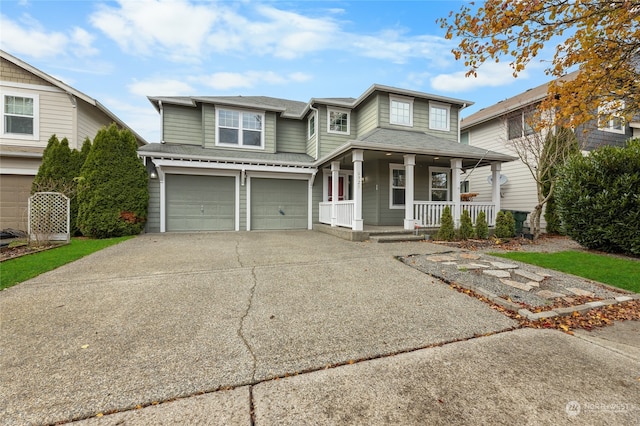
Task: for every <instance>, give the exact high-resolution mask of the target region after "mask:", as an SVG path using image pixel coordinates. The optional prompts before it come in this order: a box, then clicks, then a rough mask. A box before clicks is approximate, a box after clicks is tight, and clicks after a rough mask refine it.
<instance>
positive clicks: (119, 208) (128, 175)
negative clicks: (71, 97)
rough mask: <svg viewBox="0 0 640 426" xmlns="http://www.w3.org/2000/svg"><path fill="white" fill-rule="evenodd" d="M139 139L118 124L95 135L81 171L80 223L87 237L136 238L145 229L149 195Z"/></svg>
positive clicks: (79, 193)
mask: <svg viewBox="0 0 640 426" xmlns="http://www.w3.org/2000/svg"><path fill="white" fill-rule="evenodd" d="M136 149H137V145H136V139H135V137H134V136H133V134H132V133H131V132H130V131H129V130H120V129H118V127H117V126H116V125H115V124H111V126H109V127H108V128H103V129H101V130H100V131H99V132H98V134H97V135H96V137H95V139H94V141H93V145H92V146H91V150H90V151H89V155H88V156H87V159H86V161H85V162H84V165H83V166H82V171H81V181H80V188H79V192H78V203H79V209H78V224H79V226H80V230H81V231H82V233H83V234H84V235H86V236H90V237H94V238H111V237H120V236H124V235H136V234H139V233H140V232H142V230H143V229H144V223H145V221H146V218H147V204H148V201H149V192H148V189H147V172H146V169H145V167H144V165H143V164H142V161H140V159H139V158H138V156H137V153H136Z"/></svg>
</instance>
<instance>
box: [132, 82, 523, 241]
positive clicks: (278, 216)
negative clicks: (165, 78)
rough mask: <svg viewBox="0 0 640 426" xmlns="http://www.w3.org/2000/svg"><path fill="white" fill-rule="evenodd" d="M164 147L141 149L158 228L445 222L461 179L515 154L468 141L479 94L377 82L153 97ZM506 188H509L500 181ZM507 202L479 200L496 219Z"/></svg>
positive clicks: (152, 223) (151, 224) (456, 206)
mask: <svg viewBox="0 0 640 426" xmlns="http://www.w3.org/2000/svg"><path fill="white" fill-rule="evenodd" d="M149 99H150V101H151V103H152V104H153V105H154V106H155V108H156V109H157V111H158V112H159V114H160V116H161V122H162V136H161V138H162V140H161V143H152V144H149V145H145V146H143V147H141V148H140V149H139V150H138V153H139V155H140V156H142V157H146V163H147V167H148V170H149V173H150V176H151V177H152V179H150V198H151V199H150V205H149V218H148V222H147V230H148V231H149V232H166V231H202V230H236V231H238V230H255V229H312V227H313V224H314V223H318V222H319V223H324V224H329V225H332V226H341V227H346V228H351V229H352V230H354V231H361V230H363V226H364V225H383V226H385V225H393V226H403V227H404V228H405V229H414V227H415V226H416V225H418V226H438V225H439V221H440V216H441V213H442V209H443V208H444V206H446V205H449V206H451V207H452V209H453V210H454V215H455V217H456V218H457V216H458V214H457V212H460V208H461V202H460V185H459V183H460V176H461V174H462V173H464V172H465V171H466V170H469V169H471V168H473V167H475V166H476V165H478V163H479V164H480V165H490V166H491V167H492V168H493V170H494V173H495V174H496V176H498V174H499V173H500V166H501V164H502V163H503V162H505V161H512V160H513V159H514V157H512V156H510V155H507V154H500V153H496V152H486V150H484V149H480V148H477V147H473V146H469V145H462V144H460V143H459V114H460V110H462V109H463V108H465V107H466V106H468V105H469V104H470V102H468V101H463V100H459V99H452V98H448V97H443V96H437V95H431V94H427V93H421V92H415V91H411V90H404V89H398V88H393V87H387V86H381V85H373V86H371V87H370V88H369V89H368V90H367V91H365V92H364V93H363V94H362V95H361V96H360V97H359V98H357V99H354V98H319V99H316V98H314V99H311V100H310V101H309V102H306V103H305V102H297V101H291V100H285V99H277V98H270V97H263V96H211V97H208V96H207V97H204V96H203V97H150V98H149ZM495 194H498V185H496V186H495ZM499 201H500V200H499V197H497V196H496V199H494V200H491V197H489V200H488V201H487V202H485V203H482V204H481V205H480V204H478V205H474V206H473V207H469V208H472V210H473V212H474V213H473V215H474V217H475V215H476V214H477V212H478V211H479V210H484V211H485V212H486V213H487V216H488V220H489V221H490V222H493V220H494V217H495V214H496V209H499Z"/></svg>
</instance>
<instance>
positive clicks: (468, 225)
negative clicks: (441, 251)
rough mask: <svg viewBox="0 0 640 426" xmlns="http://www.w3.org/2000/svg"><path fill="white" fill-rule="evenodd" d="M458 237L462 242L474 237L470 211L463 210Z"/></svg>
mask: <svg viewBox="0 0 640 426" xmlns="http://www.w3.org/2000/svg"><path fill="white" fill-rule="evenodd" d="M458 236H459V237H460V239H461V240H468V239H469V238H471V237H473V222H472V221H471V215H470V214H469V211H468V210H462V216H460V229H458Z"/></svg>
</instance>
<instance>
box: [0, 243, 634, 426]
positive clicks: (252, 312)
mask: <svg viewBox="0 0 640 426" xmlns="http://www.w3.org/2000/svg"><path fill="white" fill-rule="evenodd" d="M448 249H449V248H447V250H448ZM441 250H442V248H441V247H438V246H435V245H432V244H428V243H404V244H371V243H351V242H346V241H343V240H340V239H337V238H335V237H331V236H328V235H324V234H319V233H314V232H308V231H300V232H263V233H260V232H251V233H245V232H240V233H213V234H167V235H153V234H151V235H144V236H141V237H138V238H135V239H133V240H129V241H127V242H125V243H122V244H120V245H117V246H114V247H110V248H108V249H105V250H103V251H101V252H98V253H96V254H94V255H92V256H89V257H86V258H84V259H81V260H80V261H77V262H74V263H72V264H70V265H67V266H65V267H62V268H59V269H58V270H55V271H52V272H50V273H47V274H44V275H41V276H40V277H38V278H36V279H33V280H31V281H28V282H26V283H23V284H20V285H18V286H16V287H12V288H10V289H8V290H5V291H3V292H0V321H1V327H0V423H1V424H28V423H35V424H39V423H57V422H70V421H73V420H82V421H81V423H87V424H93V423H97V424H122V422H124V423H126V424H176V423H182V424H184V423H191V424H194V423H198V424H199V423H202V424H245V425H249V424H251V422H252V418H251V412H252V411H253V412H254V420H255V424H274V423H278V424H305V423H307V424H309V423H313V424H385V423H386V424H389V423H393V424H396V423H401V424H424V423H436V424H438V423H448V424H450V423H452V422H453V423H468V424H471V423H482V422H488V421H489V420H491V421H494V420H495V421H496V422H498V423H500V422H504V423H507V422H509V423H513V422H520V423H523V422H525V423H526V422H532V423H547V422H551V423H559V424H562V423H567V422H570V421H572V420H578V419H579V420H580V422H581V423H584V422H588V423H591V422H597V423H598V422H600V421H602V422H604V423H606V422H612V423H618V424H620V423H631V421H635V422H637V421H638V419H640V406H639V405H640V403H639V402H638V399H637V395H638V394H640V381H638V378H640V361H638V358H637V356H636V355H635V354H636V353H638V352H639V351H640V348H639V347H638V346H639V345H637V344H636V345H635V346H634V344H628V342H627V343H624V342H621V343H623V344H622V345H618V346H619V347H618V348H617V350H615V351H614V350H612V349H611V348H610V346H612V345H611V344H608V343H606V339H607V338H606V337H604V338H602V336H600V337H601V339H600V340H599V341H598V342H597V343H594V342H593V341H589V340H588V339H587V337H585V338H582V336H576V337H573V336H569V335H566V334H562V333H559V332H556V331H549V330H513V328H514V327H515V326H516V323H515V322H513V321H512V320H510V319H508V318H506V317H504V316H502V315H501V314H500V313H498V312H496V311H493V310H491V309H489V308H488V306H487V305H484V304H483V303H481V302H479V301H477V300H475V299H473V298H470V297H467V296H466V295H464V294H461V293H458V292H456V291H454V290H451V289H450V288H449V287H448V286H446V285H444V284H443V283H441V282H439V281H436V280H434V279H432V278H431V277H429V276H427V275H425V274H423V273H421V272H419V271H417V270H415V269H412V268H409V267H407V266H406V265H404V264H402V263H401V262H399V261H397V260H396V259H395V258H394V256H395V255H408V254H427V253H435V252H438V251H441ZM631 324H637V323H631ZM616 327H617V326H616ZM612 330H614V329H612ZM636 331H638V332H640V330H638V329H637V328H636ZM626 332H627V333H630V335H633V333H634V331H633V329H630V330H627V331H626ZM613 334H615V333H613ZM636 335H637V334H636ZM479 336H484V337H479ZM612 340H615V337H609V342H611V341H612ZM274 379H275V380H274ZM572 401H575V402H577V403H578V405H577V406H576V405H575V404H574V403H573V402H572ZM568 403H571V404H569V405H570V407H569V408H567V410H565V408H566V407H565V406H567V404H568ZM613 403H617V404H623V405H621V406H617V407H613V406H611V405H609V406H604V405H602V404H613ZM598 404H600V405H598ZM136 407H146V408H142V409H138V410H136ZM576 407H578V408H576ZM612 408H617V410H612ZM567 411H568V412H569V414H567ZM577 411H579V412H577ZM99 413H103V414H104V415H103V416H101V417H95V416H96V415H97V414H99ZM109 413H115V414H109ZM578 416H580V417H578ZM576 417H578V419H576ZM631 424H633V423H631Z"/></svg>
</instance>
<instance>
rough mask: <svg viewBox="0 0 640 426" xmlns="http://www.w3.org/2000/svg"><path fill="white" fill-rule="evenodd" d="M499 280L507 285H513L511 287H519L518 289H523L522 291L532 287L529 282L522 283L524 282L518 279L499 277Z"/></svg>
mask: <svg viewBox="0 0 640 426" xmlns="http://www.w3.org/2000/svg"><path fill="white" fill-rule="evenodd" d="M500 282H501V283H502V284H505V285H508V286H510V287H513V288H519V289H520V290H524V291H529V290H531V289H532V288H533V287H532V286H530V285H529V284H524V283H521V282H519V281H513V280H508V279H505V278H501V279H500Z"/></svg>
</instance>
